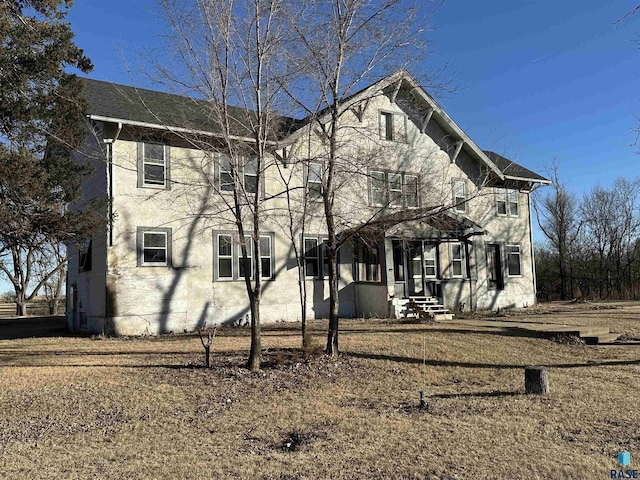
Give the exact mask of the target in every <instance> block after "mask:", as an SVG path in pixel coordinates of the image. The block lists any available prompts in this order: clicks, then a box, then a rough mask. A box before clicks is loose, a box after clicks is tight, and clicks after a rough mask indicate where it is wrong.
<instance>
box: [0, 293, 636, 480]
mask: <svg viewBox="0 0 640 480" xmlns="http://www.w3.org/2000/svg"><path fill="white" fill-rule="evenodd" d="M594 306H596V305H594V304H583V305H560V304H554V305H552V306H547V307H543V308H536V309H529V310H528V311H526V312H523V313H522V314H523V315H524V314H526V315H528V318H530V319H531V320H543V321H551V322H564V323H587V324H588V323H593V324H597V325H606V326H609V327H610V328H611V329H612V330H614V331H617V332H621V333H624V334H625V338H627V339H633V338H639V337H640V305H638V304H614V305H607V306H606V307H607V308H604V307H602V308H601V307H597V308H594ZM611 306H613V307H616V308H608V307H611ZM2 328H5V327H4V326H2V325H0V335H2V330H1V329H2ZM312 328H313V333H314V335H315V337H314V341H315V342H316V343H317V344H318V345H319V344H321V343H322V341H323V340H324V332H325V328H326V322H322V321H317V322H313V323H312ZM298 329H299V324H280V325H277V326H274V327H272V328H269V329H266V331H265V332H264V337H263V346H264V348H265V349H266V352H265V358H264V359H265V365H264V368H263V369H262V371H261V372H260V373H257V374H252V373H249V372H247V371H246V370H244V369H243V368H242V363H243V362H244V360H245V352H246V351H247V350H248V345H249V337H248V332H247V331H246V330H244V329H224V330H222V331H219V332H218V336H217V338H216V339H215V341H214V345H213V350H212V355H213V368H211V369H205V368H202V367H201V365H202V364H203V355H202V351H203V349H202V346H201V345H200V341H199V339H198V338H197V337H194V336H187V335H175V336H163V337H160V338H139V339H90V338H80V337H64V336H63V337H51V336H44V337H42V338H14V339H10V340H0V478H11V479H13V478H29V479H31V478H46V479H72V478H101V479H102V478H104V479H111V478H114V479H115V478H118V479H119V478H123V479H124V478H127V479H130V478H162V479H164V478H170V479H174V478H175V479H187V478H189V479H191V478H202V479H205V478H207V479H208V478H258V479H259V478H264V479H297V478H332V479H334V478H335V479H339V478H344V479H354V478H355V479H357V478H362V479H365V478H366V479H376V478H407V479H409V478H434V479H436V478H437V479H467V478H474V479H476V478H478V479H483V478H487V479H488V478H515V479H519V478H545V479H546V478H549V479H550V478H577V479H581V478H584V479H598V478H602V479H604V478H609V470H610V469H613V468H616V466H617V464H616V460H615V455H616V453H617V452H618V451H620V450H622V449H625V448H626V449H627V450H629V451H630V452H631V460H632V464H631V467H632V468H638V466H640V464H639V461H638V459H640V389H639V388H638V380H639V379H640V346H633V345H630V346H600V347H590V346H584V345H580V344H561V343H554V342H552V341H549V340H544V339H537V338H521V337H516V336H511V335H509V334H507V333H506V332H504V331H500V330H497V329H487V328H485V329H480V328H477V329H476V328H469V327H464V326H454V325H447V324H437V325H422V324H400V323H396V322H390V321H382V320H344V321H342V333H341V337H340V342H341V344H340V347H341V351H342V355H341V356H340V358H339V359H338V360H336V361H331V360H329V359H326V358H324V357H322V356H319V357H311V358H307V359H305V358H304V356H303V355H302V354H301V353H300V352H299V350H298V346H299V344H300V335H299V330H298ZM15 336H20V335H13V334H9V335H6V336H4V337H3V338H7V337H8V338H11V337H15ZM530 364H538V365H547V366H549V368H550V370H549V372H550V383H551V393H549V394H548V395H545V396H529V395H524V385H523V384H524V380H523V377H524V374H523V367H524V366H526V365H530ZM420 390H424V391H425V394H426V400H427V408H425V409H420V408H418V400H419V397H418V395H419V394H418V392H419V391H420ZM634 465H635V466H634Z"/></svg>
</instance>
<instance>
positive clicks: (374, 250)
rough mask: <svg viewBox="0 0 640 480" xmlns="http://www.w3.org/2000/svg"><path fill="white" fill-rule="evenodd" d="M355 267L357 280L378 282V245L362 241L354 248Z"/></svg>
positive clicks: (379, 273) (379, 279)
mask: <svg viewBox="0 0 640 480" xmlns="http://www.w3.org/2000/svg"><path fill="white" fill-rule="evenodd" d="M354 253H355V267H356V272H355V273H356V275H355V277H356V281H357V282H380V281H381V272H380V255H379V251H378V246H377V245H375V246H371V247H370V246H368V245H364V244H362V243H359V244H357V245H356V248H355V252H354Z"/></svg>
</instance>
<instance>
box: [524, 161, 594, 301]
mask: <svg viewBox="0 0 640 480" xmlns="http://www.w3.org/2000/svg"><path fill="white" fill-rule="evenodd" d="M558 167H559V164H558V162H556V161H555V160H554V162H553V163H552V166H551V169H550V176H551V181H552V182H553V190H552V191H551V192H549V193H547V194H546V195H543V194H542V193H540V190H538V191H537V192H536V193H534V195H533V208H534V210H535V212H536V218H537V221H538V225H539V226H540V229H541V230H542V233H544V234H545V236H546V237H547V239H548V240H549V242H550V243H551V246H552V247H553V249H554V251H555V252H556V253H557V260H558V265H557V267H558V275H559V277H560V298H562V299H563V300H564V299H566V298H567V295H569V296H571V297H572V298H573V297H574V293H575V289H574V288H575V286H574V275H573V258H574V255H573V254H574V249H575V247H576V242H577V240H578V239H579V237H580V230H581V228H582V218H581V216H580V211H579V205H578V200H577V198H576V196H575V195H573V194H572V193H570V192H569V191H568V190H567V188H566V186H565V185H564V184H563V183H562V182H561V181H560V178H559V175H558Z"/></svg>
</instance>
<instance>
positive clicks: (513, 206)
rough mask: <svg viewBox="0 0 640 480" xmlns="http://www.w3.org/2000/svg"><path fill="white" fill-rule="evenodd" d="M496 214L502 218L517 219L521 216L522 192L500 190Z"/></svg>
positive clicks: (497, 194)
mask: <svg viewBox="0 0 640 480" xmlns="http://www.w3.org/2000/svg"><path fill="white" fill-rule="evenodd" d="M496 213H497V214H498V215H500V216H507V215H508V216H511V217H517V216H518V215H520V192H519V191H518V190H512V189H506V188H500V189H497V190H496Z"/></svg>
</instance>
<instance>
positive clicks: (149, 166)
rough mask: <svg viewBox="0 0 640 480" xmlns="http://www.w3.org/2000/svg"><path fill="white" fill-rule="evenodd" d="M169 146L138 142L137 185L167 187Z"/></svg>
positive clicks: (168, 179)
mask: <svg viewBox="0 0 640 480" xmlns="http://www.w3.org/2000/svg"><path fill="white" fill-rule="evenodd" d="M169 173H170V162H169V146H168V145H165V144H163V143H159V142H149V141H145V142H138V187H151V188H169V181H170V175H169Z"/></svg>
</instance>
